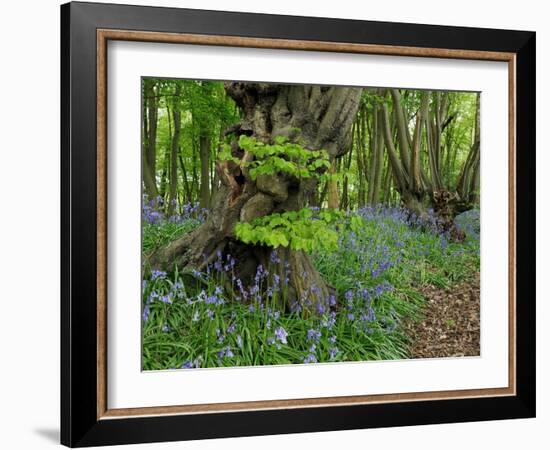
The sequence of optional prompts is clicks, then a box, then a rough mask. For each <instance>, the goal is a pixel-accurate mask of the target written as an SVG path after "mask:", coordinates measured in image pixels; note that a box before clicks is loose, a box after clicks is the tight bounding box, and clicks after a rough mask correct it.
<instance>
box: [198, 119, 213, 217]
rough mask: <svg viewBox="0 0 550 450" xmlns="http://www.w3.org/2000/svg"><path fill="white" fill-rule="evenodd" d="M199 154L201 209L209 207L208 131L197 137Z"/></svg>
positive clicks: (203, 131)
mask: <svg viewBox="0 0 550 450" xmlns="http://www.w3.org/2000/svg"><path fill="white" fill-rule="evenodd" d="M199 152H200V159H201V186H200V205H201V208H208V207H209V206H210V136H209V135H208V130H202V131H201V135H200V136H199Z"/></svg>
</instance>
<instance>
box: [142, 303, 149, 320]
mask: <svg viewBox="0 0 550 450" xmlns="http://www.w3.org/2000/svg"><path fill="white" fill-rule="evenodd" d="M148 320H149V305H145V308H143V321H144V322H147V321H148Z"/></svg>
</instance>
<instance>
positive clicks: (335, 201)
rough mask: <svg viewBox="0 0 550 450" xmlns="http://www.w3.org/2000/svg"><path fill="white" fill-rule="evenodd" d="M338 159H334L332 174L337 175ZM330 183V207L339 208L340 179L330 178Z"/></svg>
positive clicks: (331, 168)
mask: <svg viewBox="0 0 550 450" xmlns="http://www.w3.org/2000/svg"><path fill="white" fill-rule="evenodd" d="M336 172H337V170H336V160H333V161H332V164H331V166H330V174H331V175H336ZM327 183H328V200H327V201H328V207H329V208H330V209H338V208H339V207H340V199H339V195H338V181H337V180H336V177H332V178H330V180H329V181H328V182H327Z"/></svg>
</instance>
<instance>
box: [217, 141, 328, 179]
mask: <svg viewBox="0 0 550 450" xmlns="http://www.w3.org/2000/svg"><path fill="white" fill-rule="evenodd" d="M239 147H240V148H242V149H243V150H245V151H246V152H248V153H250V154H252V155H253V156H254V160H253V161H251V162H247V163H244V164H243V163H242V162H241V160H239V159H238V158H235V157H234V156H233V155H232V153H231V148H230V146H229V145H225V146H224V148H223V150H222V152H220V155H219V159H220V160H222V161H233V162H235V163H236V164H243V166H244V167H247V168H248V169H249V170H250V172H249V173H250V177H251V178H252V179H253V180H256V178H257V177H258V175H274V174H277V173H284V174H287V175H290V176H293V177H295V178H298V179H304V178H312V177H317V178H319V177H321V175H322V173H323V172H324V171H325V169H327V168H329V167H330V160H329V155H328V153H327V152H326V151H325V150H308V149H305V148H304V147H303V146H302V145H300V144H298V143H292V142H289V141H288V139H287V138H285V137H283V136H278V137H276V138H275V143H274V144H266V143H264V142H261V141H258V140H257V139H256V138H254V137H250V136H245V135H242V136H241V137H240V138H239Z"/></svg>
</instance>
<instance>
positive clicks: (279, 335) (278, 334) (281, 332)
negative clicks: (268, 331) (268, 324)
mask: <svg viewBox="0 0 550 450" xmlns="http://www.w3.org/2000/svg"><path fill="white" fill-rule="evenodd" d="M287 337H288V333H287V331H286V330H285V329H284V328H283V327H278V328H276V329H275V338H276V339H277V340H278V341H279V342H280V343H281V344H286V343H287Z"/></svg>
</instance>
